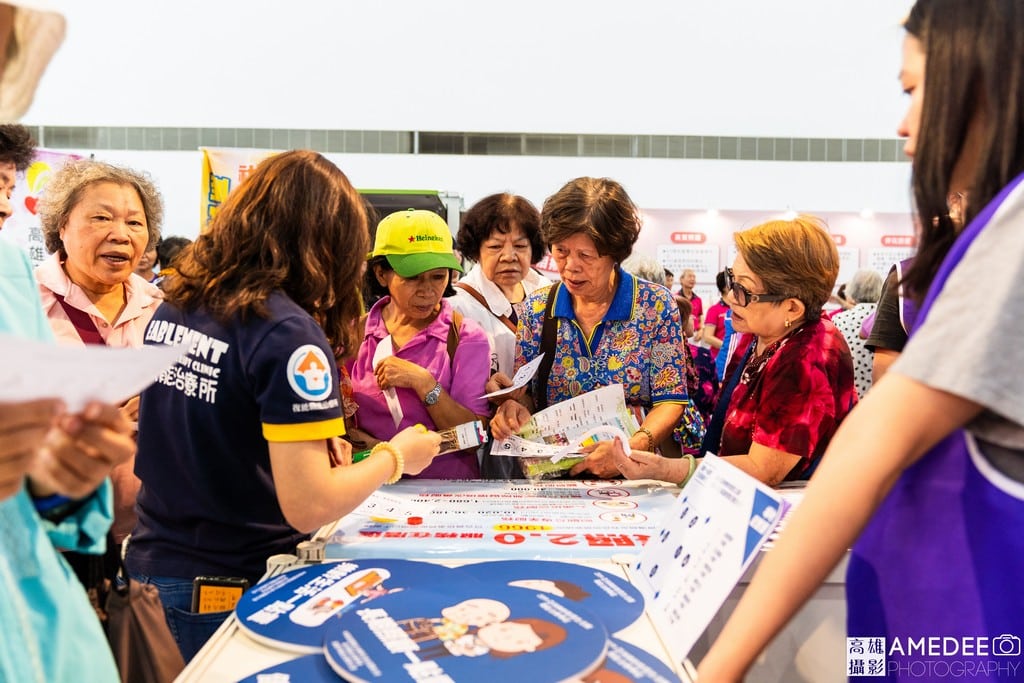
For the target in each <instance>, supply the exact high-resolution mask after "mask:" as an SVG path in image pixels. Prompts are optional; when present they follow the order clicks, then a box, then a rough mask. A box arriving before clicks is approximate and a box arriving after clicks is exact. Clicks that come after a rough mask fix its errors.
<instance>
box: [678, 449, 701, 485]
mask: <svg viewBox="0 0 1024 683" xmlns="http://www.w3.org/2000/svg"><path fill="white" fill-rule="evenodd" d="M683 457H684V458H686V463H687V467H688V468H689V469H687V470H686V479H683V481H682V482H681V483H680V484H679V488H683V487H684V486H686V484H687V483H688V482H689V481H690V479H692V478H693V473H694V472H696V471H697V458H695V457H693V454H692V453H687V454H686V455H684V456H683Z"/></svg>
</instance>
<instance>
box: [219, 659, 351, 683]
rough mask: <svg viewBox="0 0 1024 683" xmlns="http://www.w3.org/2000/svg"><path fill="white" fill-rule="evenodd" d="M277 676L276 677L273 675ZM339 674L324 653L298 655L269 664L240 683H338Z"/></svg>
mask: <svg viewBox="0 0 1024 683" xmlns="http://www.w3.org/2000/svg"><path fill="white" fill-rule="evenodd" d="M275 675H276V676H277V678H274V677H273V676H275ZM337 680H338V674H336V673H334V670H333V669H332V668H331V665H330V664H328V663H327V660H326V659H324V655H323V653H319V654H315V655H306V656H305V657H297V658H295V659H290V660H288V661H287V662H281V663H280V664H275V665H274V666H268V667H267V668H266V669H264V670H263V671H260V672H258V673H254V674H253V675H252V676H247V677H245V678H243V679H242V680H240V681H239V682H238V683H261V681H295V682H296V683H298V682H299V681H302V683H336V682H337Z"/></svg>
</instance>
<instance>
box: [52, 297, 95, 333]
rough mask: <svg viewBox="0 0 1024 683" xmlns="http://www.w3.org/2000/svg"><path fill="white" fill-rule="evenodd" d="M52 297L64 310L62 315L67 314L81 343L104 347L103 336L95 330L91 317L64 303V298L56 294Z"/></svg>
mask: <svg viewBox="0 0 1024 683" xmlns="http://www.w3.org/2000/svg"><path fill="white" fill-rule="evenodd" d="M53 296H54V297H56V298H57V303H59V304H60V307H61V308H63V309H64V313H66V314H67V316H68V320H70V321H71V324H72V325H74V326H75V332H78V336H79V337H81V338H82V341H83V342H84V343H86V344H95V345H97V346H106V345H107V342H105V341H104V340H103V336H102V335H101V334H100V331H99V330H98V329H96V323H94V322H93V321H92V317H90V316H89V314H88V313H86V312H85V311H80V310H78V309H77V308H75V307H74V306H71V305H70V304H68V302H66V301H64V297H63V296H62V295H60V294H57V293H56V292H54V293H53Z"/></svg>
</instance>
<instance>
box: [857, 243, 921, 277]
mask: <svg viewBox="0 0 1024 683" xmlns="http://www.w3.org/2000/svg"><path fill="white" fill-rule="evenodd" d="M915 253H917V248H916V247H879V248H877V249H872V250H871V251H870V252H869V253H868V265H867V267H868V268H870V269H872V270H874V271H877V272H878V274H879V275H881V276H882V277H885V276H886V275H888V274H889V269H890V268H892V267H893V265H894V264H896V263H898V262H900V261H902V260H903V259H908V258H910V257H911V256H913V255H914V254H915Z"/></svg>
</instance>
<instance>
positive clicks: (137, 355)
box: [0, 335, 188, 413]
mask: <svg viewBox="0 0 1024 683" xmlns="http://www.w3.org/2000/svg"><path fill="white" fill-rule="evenodd" d="M187 351H188V345H187V344H182V345H179V346H146V347H143V348H141V349H125V348H111V347H107V346H81V347H71V346H55V345H53V344H47V343H43V342H37V341H30V340H27V339H20V338H17V337H12V336H9V335H0V356H2V357H3V358H6V359H8V361H9V362H7V363H4V364H3V365H0V402H6V401H31V400H34V399H39V398H59V399H62V400H63V401H64V403H65V404H66V405H67V409H68V411H69V412H71V413H77V412H81V411H82V410H83V409H84V408H85V405H86V403H88V402H89V401H91V400H96V401H101V402H103V403H112V404H120V403H123V402H124V401H125V400H127V399H128V398H130V397H132V396H135V395H136V394H138V393H139V392H140V391H142V390H143V389H145V388H146V387H148V386H149V385H150V384H152V383H153V381H154V380H155V379H156V378H157V376H158V375H159V374H160V373H161V372H163V371H164V370H166V369H167V368H169V367H170V366H171V365H173V364H174V362H175V361H176V360H178V358H179V357H181V356H182V355H183V354H185V353H186V352H187Z"/></svg>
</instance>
